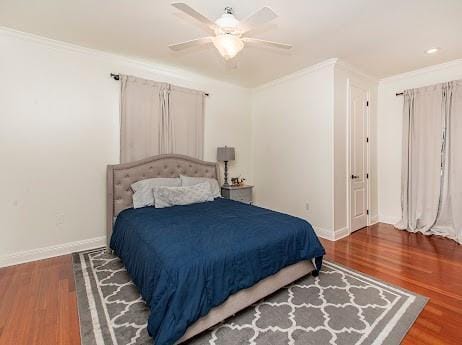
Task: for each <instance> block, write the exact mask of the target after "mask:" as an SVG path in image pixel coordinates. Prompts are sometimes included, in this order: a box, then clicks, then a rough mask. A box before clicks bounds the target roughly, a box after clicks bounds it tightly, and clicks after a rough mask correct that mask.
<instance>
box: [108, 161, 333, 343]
mask: <svg viewBox="0 0 462 345" xmlns="http://www.w3.org/2000/svg"><path fill="white" fill-rule="evenodd" d="M180 174H183V175H188V176H196V177H210V178H216V179H217V180H218V177H219V170H218V165H217V163H211V162H204V161H201V160H197V159H194V158H191V157H187V156H182V155H160V156H155V157H150V158H147V159H144V160H140V161H137V162H133V163H127V164H119V165H111V166H108V169H107V237H108V241H110V242H109V243H108V245H109V246H110V248H111V249H112V250H113V251H114V252H115V253H116V254H117V255H118V256H119V257H120V258H121V259H122V261H123V262H124V265H125V267H126V268H127V271H128V272H129V274H130V275H131V277H132V279H133V281H134V283H135V285H136V286H137V287H138V289H139V290H140V293H141V295H142V296H143V298H144V299H145V301H146V303H147V304H148V306H149V307H150V309H151V314H150V317H149V320H148V331H149V333H150V335H151V336H152V337H153V338H154V341H155V344H157V345H168V344H175V343H177V344H178V343H181V342H184V341H186V340H188V339H190V338H191V337H193V336H195V335H197V334H199V333H200V332H202V331H204V330H206V329H208V328H210V327H211V326H213V325H215V324H217V323H219V322H220V321H223V320H224V319H226V318H227V317H229V316H232V315H233V314H235V313H236V312H238V311H240V310H242V309H244V308H246V307H247V306H249V305H251V304H253V303H255V302H256V301H258V300H259V299H261V298H263V297H266V296H268V295H270V294H271V293H273V292H275V291H277V290H278V289H280V288H282V287H283V286H285V285H287V284H289V283H291V282H293V281H295V280H297V279H299V278H301V277H302V276H304V275H306V274H309V273H314V274H316V273H317V272H318V271H319V269H320V268H321V264H322V256H323V255H324V249H323V247H322V245H321V244H320V242H319V240H318V238H317V237H316V235H315V233H314V231H313V229H312V227H311V225H310V224H309V223H308V222H306V221H304V220H302V219H300V218H296V217H291V216H289V215H285V214H282V213H278V212H274V211H271V210H267V209H264V208H260V207H256V206H250V205H246V204H243V203H239V202H236V201H232V200H226V199H222V198H218V199H216V200H214V201H210V202H205V203H198V204H193V205H186V206H174V207H169V208H165V209H156V208H153V207H144V208H140V209H133V207H132V191H131V188H130V185H131V184H132V183H134V182H136V181H139V180H142V179H147V178H152V177H178V176H179V175H180Z"/></svg>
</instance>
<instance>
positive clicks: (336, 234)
mask: <svg viewBox="0 0 462 345" xmlns="http://www.w3.org/2000/svg"><path fill="white" fill-rule="evenodd" d="M313 229H314V232H315V233H316V235H318V236H319V237H321V238H324V239H326V240H329V241H337V240H339V239H341V238H344V237H346V236H348V235H349V234H350V229H348V228H342V229H338V230H335V231H334V230H327V229H323V228H320V227H313Z"/></svg>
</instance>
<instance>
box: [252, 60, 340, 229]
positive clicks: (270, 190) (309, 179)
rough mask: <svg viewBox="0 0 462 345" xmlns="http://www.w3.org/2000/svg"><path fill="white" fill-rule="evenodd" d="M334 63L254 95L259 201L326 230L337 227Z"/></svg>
mask: <svg viewBox="0 0 462 345" xmlns="http://www.w3.org/2000/svg"><path fill="white" fill-rule="evenodd" d="M334 63H335V61H326V62H324V63H321V64H318V65H315V66H312V67H310V68H308V69H305V70H303V71H300V72H297V73H295V74H293V75H290V76H288V77H285V78H282V79H279V80H277V81H274V82H272V83H269V84H267V85H264V86H262V87H259V88H257V89H256V90H255V91H254V93H253V98H252V103H253V106H252V121H253V122H252V141H253V155H254V157H255V159H254V160H253V164H254V165H253V172H252V175H253V177H254V181H255V195H254V197H255V201H256V203H257V204H259V205H262V206H264V207H268V208H271V209H275V210H280V211H283V212H286V213H289V214H292V215H295V216H299V217H301V218H305V219H307V220H308V221H310V223H311V224H312V225H313V226H314V227H315V228H317V229H318V231H320V232H322V231H323V230H329V229H332V225H333V224H332V215H333V211H332V207H333V205H332V194H333V192H332V174H333V170H332V169H333V166H332V158H331V153H332V135H333V133H332V120H333V97H334V95H333V92H334V90H333V77H334ZM307 203H308V204H309V211H307V210H306V204H307Z"/></svg>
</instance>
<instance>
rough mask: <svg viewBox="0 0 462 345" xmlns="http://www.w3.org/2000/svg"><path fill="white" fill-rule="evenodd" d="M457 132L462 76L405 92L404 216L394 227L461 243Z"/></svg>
mask: <svg viewBox="0 0 462 345" xmlns="http://www.w3.org/2000/svg"><path fill="white" fill-rule="evenodd" d="M461 138H462V82H461V81H454V82H450V83H444V84H438V85H433V86H429V87H424V88H419V89H413V90H406V91H405V92H404V107H403V152H402V180H401V208H402V219H401V221H400V222H399V223H398V224H397V225H396V227H397V228H399V229H406V230H408V231H411V232H417V231H419V232H422V233H424V234H428V235H431V234H435V235H442V236H446V237H449V238H452V239H454V240H456V241H457V242H459V243H461V241H462V222H461V221H462V219H461V213H462V184H461V182H460V180H461V178H460V176H462V140H461ZM457 176H459V178H458V177H457Z"/></svg>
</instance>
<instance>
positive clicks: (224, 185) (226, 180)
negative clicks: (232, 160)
mask: <svg viewBox="0 0 462 345" xmlns="http://www.w3.org/2000/svg"><path fill="white" fill-rule="evenodd" d="M223 187H229V183H228V161H225V181H224V182H223Z"/></svg>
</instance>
